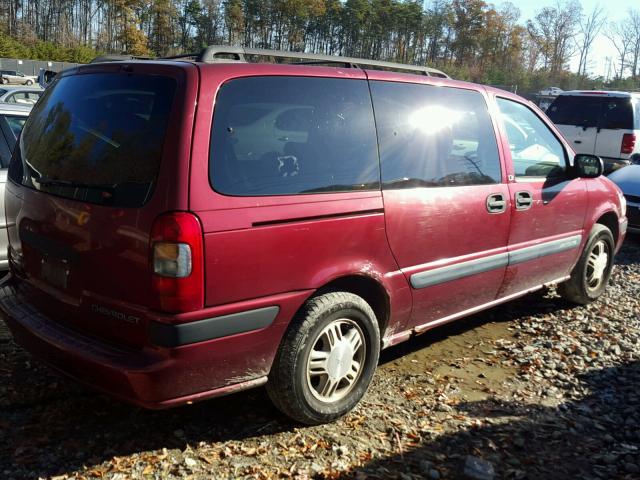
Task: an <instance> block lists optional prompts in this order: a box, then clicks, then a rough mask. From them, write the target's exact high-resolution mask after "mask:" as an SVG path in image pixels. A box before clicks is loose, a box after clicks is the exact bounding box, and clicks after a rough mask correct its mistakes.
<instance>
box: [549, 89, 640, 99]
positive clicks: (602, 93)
mask: <svg viewBox="0 0 640 480" xmlns="http://www.w3.org/2000/svg"><path fill="white" fill-rule="evenodd" d="M559 96H561V97H568V96H572V97H636V96H640V92H622V91H618V90H611V91H609V90H569V91H566V92H562V93H561V94H560V95H559Z"/></svg>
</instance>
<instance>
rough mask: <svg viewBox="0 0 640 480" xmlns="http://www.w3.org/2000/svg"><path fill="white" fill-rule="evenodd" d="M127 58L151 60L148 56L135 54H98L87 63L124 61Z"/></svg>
mask: <svg viewBox="0 0 640 480" xmlns="http://www.w3.org/2000/svg"><path fill="white" fill-rule="evenodd" d="M127 60H151V58H150V57H137V56H135V55H125V54H123V55H116V54H114V55H100V56H99V57H96V58H94V59H93V60H91V61H90V62H89V63H103V62H126V61H127Z"/></svg>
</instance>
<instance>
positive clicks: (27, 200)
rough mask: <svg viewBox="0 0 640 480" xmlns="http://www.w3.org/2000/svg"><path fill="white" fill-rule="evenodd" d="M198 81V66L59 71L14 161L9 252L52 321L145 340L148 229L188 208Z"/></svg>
mask: <svg viewBox="0 0 640 480" xmlns="http://www.w3.org/2000/svg"><path fill="white" fill-rule="evenodd" d="M196 90H197V67H195V66H194V65H189V64H186V63H183V64H170V63H166V64H163V63H128V64H124V63H122V64H121V63H118V64H101V65H100V64H98V65H89V66H86V67H81V68H79V69H75V70H72V71H68V72H65V73H63V74H60V75H58V77H57V78H56V80H55V83H54V84H53V85H52V86H51V87H49V89H47V91H46V92H45V94H44V96H43V97H42V99H41V100H40V101H39V102H38V104H37V105H36V106H35V107H34V109H33V111H32V114H31V116H30V118H29V120H28V121H27V123H26V125H25V127H24V130H23V133H22V135H21V138H20V140H19V142H18V146H17V148H16V150H15V151H14V155H13V158H12V161H11V165H10V168H9V182H8V184H7V195H6V211H7V219H8V225H9V241H10V249H9V250H10V251H9V254H10V260H11V263H12V270H13V271H14V273H15V274H16V275H17V276H18V277H20V278H21V279H22V280H23V281H22V282H20V284H21V287H20V288H21V289H22V291H23V294H24V295H25V296H26V297H27V299H28V301H29V302H30V303H32V304H35V306H36V307H37V308H38V309H40V310H41V311H43V312H44V313H45V314H47V315H48V316H50V317H51V318H52V319H54V320H55V321H57V322H60V323H63V324H65V325H67V326H69V327H71V328H74V329H77V330H79V331H82V332H84V333H86V334H90V335H95V336H98V337H100V338H101V339H104V340H108V341H111V342H113V343H116V344H121V345H128V346H140V345H142V344H143V343H144V342H145V340H146V334H145V331H146V328H145V327H146V321H147V320H146V319H147V316H148V313H149V310H150V309H152V308H153V305H154V298H153V293H152V289H151V279H150V266H149V238H150V233H151V229H152V225H153V222H154V220H155V219H156V218H157V216H158V215H159V214H161V213H162V212H166V211H170V210H182V209H186V208H187V190H186V185H187V181H186V176H187V172H188V161H189V142H188V139H189V138H190V134H191V128H192V118H193V114H194V109H195V92H196ZM185 139H186V141H185ZM183 171H184V172H183Z"/></svg>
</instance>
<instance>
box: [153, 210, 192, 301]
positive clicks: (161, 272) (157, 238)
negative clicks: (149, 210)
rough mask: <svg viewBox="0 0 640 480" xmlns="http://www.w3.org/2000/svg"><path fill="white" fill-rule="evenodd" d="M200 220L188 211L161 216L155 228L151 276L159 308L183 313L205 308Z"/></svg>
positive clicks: (155, 223) (154, 224)
mask: <svg viewBox="0 0 640 480" xmlns="http://www.w3.org/2000/svg"><path fill="white" fill-rule="evenodd" d="M202 237H203V233H202V227H201V225H200V221H199V220H198V218H197V217H196V216H195V215H193V214H191V213H186V212H174V213H168V214H164V215H161V216H159V217H158V218H157V219H156V221H155V222H154V223H153V227H152V229H151V272H152V274H151V276H152V286H153V290H154V292H155V293H156V294H157V298H158V304H157V308H158V309H160V310H162V311H164V312H168V313H182V312H190V311H193V310H198V309H201V308H202V307H203V306H204V265H203V263H204V252H203V250H204V247H203V238H202Z"/></svg>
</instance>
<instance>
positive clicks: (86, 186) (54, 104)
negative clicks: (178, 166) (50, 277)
mask: <svg viewBox="0 0 640 480" xmlns="http://www.w3.org/2000/svg"><path fill="white" fill-rule="evenodd" d="M175 90H176V81H175V80H174V79H172V78H169V77H164V76H157V75H141V74H120V73H117V74H116V73H100V74H84V75H72V76H68V77H62V78H60V79H59V80H58V81H57V82H56V83H55V85H54V86H53V87H51V88H50V89H48V90H46V92H45V94H44V95H43V97H42V98H41V100H40V101H39V102H38V103H37V104H36V106H35V107H34V108H33V110H32V112H31V115H30V117H29V120H28V121H27V123H26V124H25V126H24V129H23V132H22V135H21V137H20V142H19V147H18V148H16V153H15V154H14V157H13V160H12V162H11V165H10V168H9V178H10V179H11V180H12V181H14V182H16V183H20V184H22V185H24V186H26V187H29V188H35V189H37V190H41V191H44V192H47V193H51V194H54V195H58V196H62V197H66V198H72V199H75V200H80V201H86V202H91V203H98V204H103V205H112V206H123V207H137V206H141V205H143V204H144V203H145V202H146V201H147V200H148V199H149V198H150V196H151V193H152V192H153V188H154V185H155V182H156V177H157V175H158V171H159V168H160V159H161V156H162V147H163V143H164V137H165V133H166V129H167V123H168V117H169V112H170V109H171V105H172V103H173V98H174V96H175Z"/></svg>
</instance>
